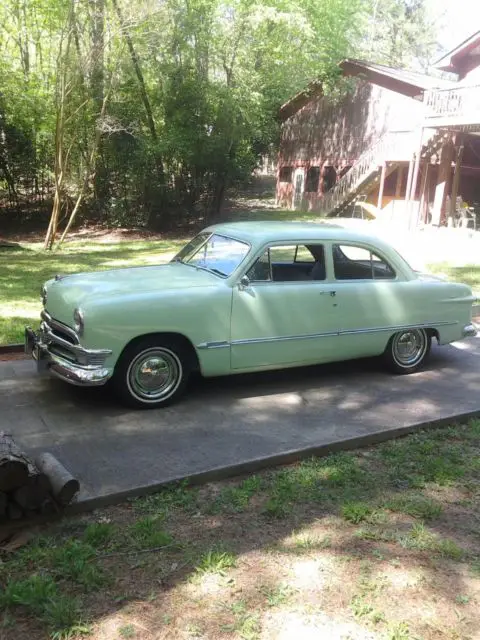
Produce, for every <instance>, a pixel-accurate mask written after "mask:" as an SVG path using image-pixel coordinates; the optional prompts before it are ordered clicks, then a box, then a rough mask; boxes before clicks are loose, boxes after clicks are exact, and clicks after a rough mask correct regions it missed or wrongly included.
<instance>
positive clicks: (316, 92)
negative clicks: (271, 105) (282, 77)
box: [278, 80, 323, 122]
mask: <svg viewBox="0 0 480 640" xmlns="http://www.w3.org/2000/svg"><path fill="white" fill-rule="evenodd" d="M321 95H323V87H322V83H321V82H320V81H319V80H315V81H313V82H310V84H309V85H308V86H307V87H306V89H304V90H303V91H300V92H299V93H297V94H296V95H294V96H293V98H290V100H288V101H287V102H285V103H284V104H282V106H281V107H280V109H279V110H278V118H279V120H280V121H281V122H284V121H285V120H287V119H288V118H290V116H293V114H294V113H297V111H300V109H302V108H303V107H304V106H305V105H307V104H308V103H309V102H310V100H311V99H312V98H315V97H317V96H321Z"/></svg>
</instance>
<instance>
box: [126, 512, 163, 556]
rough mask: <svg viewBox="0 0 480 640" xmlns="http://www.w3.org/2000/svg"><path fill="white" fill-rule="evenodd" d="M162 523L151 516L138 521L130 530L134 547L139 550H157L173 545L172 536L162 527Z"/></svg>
mask: <svg viewBox="0 0 480 640" xmlns="http://www.w3.org/2000/svg"><path fill="white" fill-rule="evenodd" d="M161 523H162V521H161V520H160V519H157V518H155V517H151V516H147V517H146V518H142V519H140V520H137V521H136V522H135V523H134V524H132V525H131V527H130V528H129V530H128V533H129V537H130V540H131V542H132V545H133V546H135V547H136V548H138V549H156V548H158V547H166V546H170V545H171V544H173V538H172V536H171V535H170V534H169V533H167V532H166V531H164V530H163V529H162V528H161V527H160V525H161Z"/></svg>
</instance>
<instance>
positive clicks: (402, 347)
mask: <svg viewBox="0 0 480 640" xmlns="http://www.w3.org/2000/svg"><path fill="white" fill-rule="evenodd" d="M431 344H432V339H431V337H430V336H429V335H428V333H427V332H426V331H425V329H405V330H404V331H399V332H398V333H395V334H394V335H393V336H392V337H391V338H390V340H389V342H388V345H387V348H386V349H385V352H384V354H383V357H384V359H385V361H386V363H387V366H388V368H389V369H390V370H391V371H393V372H394V373H400V374H405V373H414V372H415V371H418V369H420V367H421V366H422V365H423V363H424V362H425V359H426V358H427V356H428V354H429V352H430V347H431Z"/></svg>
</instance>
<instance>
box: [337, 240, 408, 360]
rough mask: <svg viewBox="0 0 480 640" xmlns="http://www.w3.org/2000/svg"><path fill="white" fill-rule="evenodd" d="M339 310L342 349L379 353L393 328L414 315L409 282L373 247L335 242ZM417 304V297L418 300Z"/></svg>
mask: <svg viewBox="0 0 480 640" xmlns="http://www.w3.org/2000/svg"><path fill="white" fill-rule="evenodd" d="M332 264H333V272H334V278H335V289H336V291H337V295H336V298H337V304H338V310H339V317H340V323H339V329H340V336H339V338H340V339H339V349H340V350H341V351H342V352H343V353H344V354H345V358H347V357H350V358H355V357H363V356H371V355H379V354H380V353H382V352H383V350H384V349H385V346H386V344H387V342H388V338H389V335H390V334H391V330H393V329H395V328H396V327H402V326H408V325H409V323H412V319H414V313H412V306H414V301H413V300H411V299H410V298H411V296H410V295H409V291H408V286H409V285H408V283H406V282H405V281H404V280H403V278H402V277H400V275H399V274H397V273H396V271H395V268H394V267H393V266H392V265H390V264H389V262H388V260H387V259H386V258H384V257H383V256H382V255H380V253H379V252H377V251H375V250H374V249H373V248H372V247H369V246H366V245H361V244H355V243H351V242H338V243H332ZM417 305H418V300H417Z"/></svg>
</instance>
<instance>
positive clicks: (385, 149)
mask: <svg viewBox="0 0 480 640" xmlns="http://www.w3.org/2000/svg"><path fill="white" fill-rule="evenodd" d="M451 135H452V134H451V133H450V132H448V131H443V130H436V129H431V130H425V133H424V144H423V147H422V154H421V158H422V160H430V158H431V157H432V156H433V155H437V156H438V154H439V153H440V150H441V148H442V146H443V145H444V144H445V142H446V141H447V139H448V138H449V137H450V136H451ZM418 136H419V134H418V132H417V131H389V132H387V133H386V134H385V135H384V136H382V138H380V140H378V142H376V143H375V144H374V145H372V146H371V147H370V148H369V149H367V150H366V151H365V152H364V153H363V154H362V155H361V156H360V158H359V159H358V160H357V162H356V163H355V164H354V165H353V166H352V167H351V168H350V169H349V170H348V171H347V173H346V174H345V175H344V176H342V177H341V178H340V180H339V181H338V182H337V183H336V184H335V186H334V187H332V189H330V190H329V191H327V193H325V195H324V196H323V197H322V199H321V200H320V207H319V208H320V212H321V214H322V215H323V216H334V215H335V214H338V213H340V212H341V211H342V210H343V209H345V208H346V207H347V206H348V205H349V204H351V203H352V202H353V201H354V200H355V198H357V196H359V195H365V194H367V193H369V192H370V191H372V190H373V189H374V188H375V187H376V185H377V184H378V183H379V181H380V175H381V172H382V166H383V164H384V163H385V164H386V176H385V177H388V176H389V175H390V174H391V173H392V172H393V171H395V169H396V168H397V167H398V163H399V162H401V161H403V162H405V161H410V160H411V159H412V157H413V154H414V152H415V145H416V144H418Z"/></svg>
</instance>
